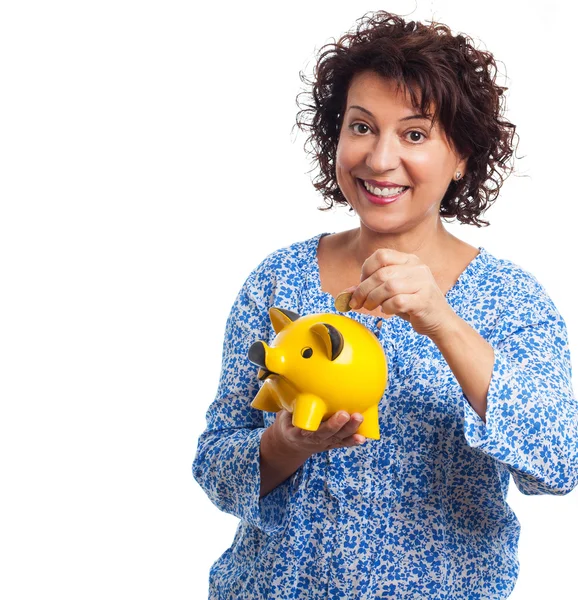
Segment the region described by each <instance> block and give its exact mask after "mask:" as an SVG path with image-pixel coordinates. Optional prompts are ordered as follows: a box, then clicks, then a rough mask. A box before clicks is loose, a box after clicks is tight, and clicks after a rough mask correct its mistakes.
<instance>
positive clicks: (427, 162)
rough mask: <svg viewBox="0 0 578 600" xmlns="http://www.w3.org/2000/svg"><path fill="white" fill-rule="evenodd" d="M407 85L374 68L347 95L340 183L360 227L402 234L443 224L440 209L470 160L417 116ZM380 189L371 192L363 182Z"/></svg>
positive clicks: (338, 162)
mask: <svg viewBox="0 0 578 600" xmlns="http://www.w3.org/2000/svg"><path fill="white" fill-rule="evenodd" d="M417 112H418V111H417V110H416V109H414V108H413V106H412V105H411V100H410V98H409V96H408V95H406V93H405V91H404V89H403V88H400V90H399V91H398V90H397V89H396V83H395V82H392V81H390V80H387V79H384V78H383V77H381V76H379V75H377V74H376V73H373V72H362V73H358V74H357V75H355V76H354V78H353V79H352V82H351V85H350V87H349V90H348V94H347V105H346V110H345V113H344V117H343V125H342V128H341V132H340V136H339V143H338V146H337V155H336V174H337V183H338V184H339V187H340V189H341V191H342V192H343V195H344V196H345V198H346V199H347V201H348V202H349V204H350V205H351V206H352V207H353V208H354V209H355V211H356V213H357V215H358V216H359V218H360V220H361V222H362V224H363V225H364V226H365V227H367V228H369V229H371V230H373V231H375V232H379V233H403V232H407V231H411V230H413V229H414V228H416V227H418V226H420V225H421V226H422V227H423V226H424V225H426V226H427V223H431V224H432V225H435V224H437V222H438V220H439V206H440V204H441V201H442V198H443V196H444V194H445V192H446V190H447V188H448V185H449V184H450V182H451V180H452V178H453V177H454V176H455V174H456V171H461V173H462V175H463V174H464V173H465V167H466V160H465V159H463V160H461V159H460V157H459V156H457V155H456V153H455V152H454V151H453V150H452V148H451V147H450V145H449V143H448V140H447V139H446V137H445V135H444V133H443V131H442V130H440V129H439V127H438V124H436V126H434V127H432V124H431V120H430V119H428V118H427V117H424V116H423V115H418V114H417ZM364 181H365V182H366V183H369V184H370V185H372V186H376V187H378V188H381V189H382V190H383V191H377V192H376V190H375V189H373V190H372V191H371V190H370V191H368V190H367V189H366V187H365V186H364V184H363V182H364Z"/></svg>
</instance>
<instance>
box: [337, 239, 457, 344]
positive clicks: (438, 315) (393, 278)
mask: <svg viewBox="0 0 578 600" xmlns="http://www.w3.org/2000/svg"><path fill="white" fill-rule="evenodd" d="M350 289H351V288H350ZM351 291H353V290H351ZM349 306H350V307H351V308H352V309H356V308H362V307H363V308H366V309H367V310H374V309H376V308H377V307H378V306H381V310H382V312H383V313H384V314H385V315H386V316H391V315H397V316H399V317H401V318H402V319H405V320H406V321H409V322H410V323H411V325H412V327H413V328H414V329H415V331H417V333H420V334H422V335H427V336H428V337H432V336H435V335H436V334H437V333H438V332H439V331H441V330H443V328H444V327H445V326H446V324H447V323H449V322H450V321H451V320H452V319H453V318H454V317H455V316H456V315H455V313H454V311H453V309H452V308H451V306H450V305H449V304H448V302H447V300H446V298H445V296H444V295H443V293H442V291H441V290H440V288H439V287H438V285H437V283H436V280H435V279H434V276H433V275H432V272H431V271H430V269H429V267H428V266H427V265H426V264H424V263H423V262H422V261H421V260H420V259H419V258H418V257H417V256H415V255H413V254H406V253H404V252H398V251H397V250H391V249H386V248H383V249H380V250H377V251H376V252H374V253H373V254H372V255H371V256H370V257H369V258H368V259H367V260H366V261H365V262H364V263H363V267H362V269H361V283H360V284H359V285H358V286H357V288H355V291H354V292H353V296H352V297H351V300H350V301H349Z"/></svg>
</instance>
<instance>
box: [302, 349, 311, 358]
mask: <svg viewBox="0 0 578 600" xmlns="http://www.w3.org/2000/svg"><path fill="white" fill-rule="evenodd" d="M301 356H302V357H303V358H311V357H312V356H313V350H312V349H311V348H303V350H301Z"/></svg>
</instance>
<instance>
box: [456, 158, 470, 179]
mask: <svg viewBox="0 0 578 600" xmlns="http://www.w3.org/2000/svg"><path fill="white" fill-rule="evenodd" d="M467 168H468V157H467V156H466V157H465V158H462V159H461V160H460V162H459V163H458V165H457V167H456V168H455V170H454V174H455V173H456V172H457V171H459V172H460V173H461V174H462V176H461V177H460V179H463V178H464V175H465V174H466V171H467Z"/></svg>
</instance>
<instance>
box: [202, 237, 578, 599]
mask: <svg viewBox="0 0 578 600" xmlns="http://www.w3.org/2000/svg"><path fill="white" fill-rule="evenodd" d="M321 235H327V234H320V235H317V236H315V237H314V238H311V239H309V240H306V241H302V242H298V243H295V244H292V245H291V246H289V247H287V248H283V249H280V250H277V251H275V252H273V253H272V254H270V255H269V256H268V257H267V258H266V259H265V260H264V261H263V262H262V263H261V264H260V265H259V266H258V267H257V268H256V269H255V270H254V271H253V272H252V273H251V274H250V275H249V277H248V278H247V280H246V282H245V284H244V285H243V287H242V289H241V290H240V292H239V294H238V296H237V298H236V300H235V303H234V305H233V308H232V310H231V313H230V315H229V318H228V321H227V325H226V332H225V340H224V346H223V362H222V373H221V378H220V383H219V387H218V390H217V395H216V398H215V399H214V401H213V402H212V403H211V405H210V406H209V408H208V412H207V416H206V418H207V427H206V430H205V431H204V432H203V434H202V435H201V436H200V438H199V441H198V447H197V453H196V456H195V459H194V463H193V475H194V477H195V479H196V480H197V482H198V483H199V484H200V485H201V486H202V488H203V489H204V490H205V492H206V493H207V495H208V496H209V498H210V499H211V501H212V502H213V503H214V504H215V505H216V506H217V507H218V508H219V509H220V510H222V511H225V512H227V513H230V514H232V515H235V516H236V517H238V518H239V519H240V522H239V525H238V528H237V532H236V535H235V538H234V540H233V543H232V545H231V547H230V548H228V549H227V550H226V551H225V553H224V554H223V555H222V556H221V557H220V558H219V559H218V560H217V561H216V562H215V563H214V564H213V566H212V568H211V571H210V574H209V590H210V591H209V598H210V600H239V599H250V600H275V599H279V600H290V599H295V600H326V599H329V600H337V599H348V600H349V599H351V600H353V599H355V600H373V599H378V598H379V599H392V600H393V599H396V600H398V599H416V600H417V599H429V598H439V599H444V600H460V599H464V600H465V599H467V600H476V599H480V600H481V599H486V598H487V599H492V600H496V599H500V598H507V597H508V596H509V594H510V593H511V591H512V589H513V587H514V584H515V581H516V577H517V574H518V558H517V544H518V537H519V530H520V527H519V523H518V520H517V519H516V516H515V514H514V513H513V511H512V510H511V509H510V507H509V506H508V504H507V502H506V495H507V491H508V485H509V481H510V476H511V477H512V478H513V480H514V482H515V484H516V485H517V487H518V488H519V489H520V491H521V492H522V493H524V494H565V493H567V492H569V491H570V490H571V489H573V488H574V487H575V486H576V485H577V484H578V404H577V402H576V400H575V398H574V395H573V391H572V383H571V380H572V377H571V363H570V352H569V346H568V340H567V333H566V326H565V323H564V320H563V319H562V317H561V316H560V314H559V313H558V311H557V309H556V307H555V306H554V304H553V302H552V300H551V299H550V298H549V297H548V295H547V293H546V292H545V290H544V289H543V287H542V286H541V285H540V284H539V283H538V281H537V280H536V279H535V278H534V277H533V276H532V275H531V274H529V273H528V272H526V271H524V270H523V269H521V268H520V267H518V266H517V265H515V264H514V263H512V262H509V261H506V260H500V259H497V258H495V257H494V256H492V255H491V254H490V253H489V252H487V251H486V250H485V249H484V248H480V249H479V254H478V255H477V256H476V257H475V258H474V259H473V261H472V262H471V263H470V264H469V265H468V267H467V268H466V269H465V271H464V272H463V273H462V274H461V276H460V278H459V279H458V281H457V283H456V284H455V285H454V287H453V288H452V289H451V290H450V291H449V292H448V294H447V295H446V298H447V300H448V302H449V304H450V305H451V306H452V308H453V310H454V311H455V312H456V313H457V314H458V315H459V316H460V317H461V318H462V319H464V320H465V321H466V322H468V323H469V324H470V325H471V326H472V327H473V328H474V329H475V330H476V331H478V332H479V333H480V335H482V336H483V337H484V339H486V340H487V341H488V342H489V343H490V344H491V345H492V347H493V348H494V353H495V363H494V368H493V373H492V379H491V383H490V388H489V391H488V398H487V415H486V422H485V423H484V421H483V420H482V419H481V418H480V417H479V416H478V415H477V414H476V412H475V411H474V410H473V409H472V408H471V406H470V405H469V403H468V401H467V399H466V398H465V396H464V394H463V392H462V390H461V388H460V386H459V384H458V382H457V380H456V379H455V377H454V375H453V373H452V371H451V370H450V368H449V367H448V365H447V363H446V362H445V360H444V358H443V356H442V355H441V353H440V351H439V350H438V348H437V347H436V346H435V344H434V343H433V342H432V341H431V340H430V339H429V338H428V337H426V336H422V335H419V334H417V333H415V332H414V330H413V329H412V327H411V325H410V324H409V323H407V322H406V321H404V320H403V319H400V318H398V317H392V318H389V319H380V318H379V317H376V316H373V315H363V314H359V313H355V312H350V313H348V316H349V317H350V318H352V319H355V320H357V321H359V322H360V323H362V324H363V325H365V326H366V327H368V328H369V329H370V330H371V331H373V332H374V333H375V334H376V335H377V336H378V339H379V340H380V342H381V343H382V345H383V347H384V350H385V352H386V355H387V359H388V369H389V374H388V385H387V388H386V391H385V393H384V395H383V398H382V399H381V402H380V404H379V425H380V431H381V439H380V440H379V441H376V440H369V439H368V440H367V441H366V442H365V443H364V444H362V445H361V446H357V447H354V448H336V449H332V450H328V451H326V452H321V453H317V454H314V455H313V456H311V457H310V458H309V459H308V460H307V461H306V462H305V463H304V464H303V465H302V466H301V467H300V468H299V469H298V470H297V471H296V472H295V473H294V474H293V475H292V476H291V477H289V478H288V479H287V480H285V481H284V482H283V483H281V484H280V485H279V486H278V487H276V488H275V489H274V490H273V491H271V492H270V493H269V494H267V495H266V496H265V497H263V498H261V499H260V498H259V490H260V472H259V444H260V439H261V435H262V434H263V431H264V430H265V428H266V427H268V426H269V425H270V424H271V423H272V422H273V421H274V419H275V413H268V412H263V411H260V410H257V409H254V408H252V407H251V401H252V400H253V398H254V397H255V395H256V393H257V391H258V389H259V385H260V383H259V382H258V380H257V367H256V366H254V365H253V364H251V363H250V362H249V360H248V358H247V352H248V349H249V346H250V345H251V344H252V343H253V342H255V341H257V340H259V339H261V340H265V341H267V342H268V343H270V342H272V340H273V338H274V337H275V332H274V331H273V328H272V326H271V324H270V320H269V315H268V309H269V308H270V307H271V306H277V307H280V308H285V309H289V310H291V311H294V312H297V313H298V314H300V315H305V314H310V313H321V312H331V313H335V312H336V310H335V308H334V306H333V298H332V297H331V296H330V295H329V294H328V293H326V292H323V291H322V289H321V282H320V276H319V266H318V263H317V254H316V253H317V246H318V242H319V238H320V237H321ZM380 321H381V327H378V323H379V322H380Z"/></svg>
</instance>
